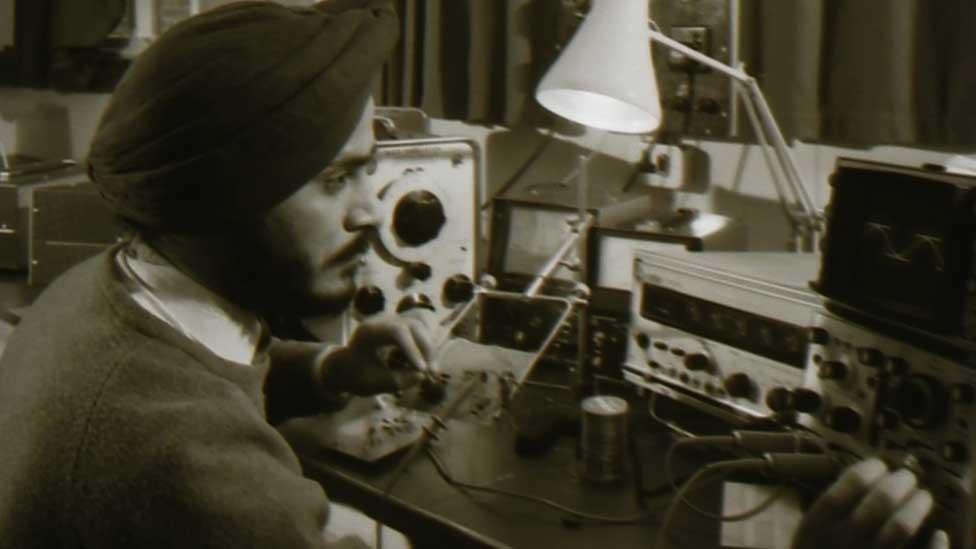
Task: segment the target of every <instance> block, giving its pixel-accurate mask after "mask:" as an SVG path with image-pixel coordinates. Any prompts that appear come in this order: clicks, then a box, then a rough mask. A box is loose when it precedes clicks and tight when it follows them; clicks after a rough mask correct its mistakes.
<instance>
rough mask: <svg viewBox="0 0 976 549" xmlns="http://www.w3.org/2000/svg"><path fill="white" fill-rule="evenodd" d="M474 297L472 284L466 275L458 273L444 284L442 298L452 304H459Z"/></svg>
mask: <svg viewBox="0 0 976 549" xmlns="http://www.w3.org/2000/svg"><path fill="white" fill-rule="evenodd" d="M472 297H474V282H471V279H470V278H468V276H467V275H465V274H461V273H458V274H456V275H453V276H451V277H450V278H448V279H447V280H446V281H445V282H444V298H445V299H447V300H448V301H450V302H452V303H461V302H463V301H468V300H470V299H471V298H472Z"/></svg>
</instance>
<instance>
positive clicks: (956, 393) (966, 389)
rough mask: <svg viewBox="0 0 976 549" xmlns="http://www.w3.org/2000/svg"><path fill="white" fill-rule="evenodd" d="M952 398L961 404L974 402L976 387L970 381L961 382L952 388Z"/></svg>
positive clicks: (975, 399)
mask: <svg viewBox="0 0 976 549" xmlns="http://www.w3.org/2000/svg"><path fill="white" fill-rule="evenodd" d="M952 400H953V401H955V402H958V403H959V404H972V403H973V401H976V388H974V387H973V386H972V385H969V384H968V383H960V384H958V385H956V386H954V387H953V388H952Z"/></svg>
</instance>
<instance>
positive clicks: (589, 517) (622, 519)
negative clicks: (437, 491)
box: [427, 448, 651, 524]
mask: <svg viewBox="0 0 976 549" xmlns="http://www.w3.org/2000/svg"><path fill="white" fill-rule="evenodd" d="M427 455H428V457H430V460H431V462H432V463H433V464H434V468H435V469H437V473H438V474H439V475H440V476H441V478H442V479H444V482H446V483H448V484H450V485H451V486H455V487H457V488H461V489H464V490H471V491H474V492H486V493H489V494H496V495H501V496H506V497H511V498H516V499H521V500H524V501H529V502H533V503H538V504H540V505H544V506H546V507H550V508H552V509H555V510H557V511H560V512H562V513H566V514H567V515H570V516H573V517H575V518H578V519H581V520H586V521H590V522H597V523H603V524H635V523H638V522H644V521H646V520H647V519H649V518H650V516H651V511H644V512H641V513H635V514H633V515H620V516H610V515H600V514H595V513H587V512H585V511H580V510H578V509H573V508H571V507H567V506H565V505H563V504H561V503H558V502H555V501H553V500H551V499H548V498H544V497H541V496H534V495H531V494H524V493H521V492H515V491H512V490H505V489H503V488H496V487H494V486H486V485H482V484H471V483H468V482H463V481H460V480H457V479H455V478H454V477H453V475H451V472H450V471H449V470H448V468H447V465H446V464H445V463H444V462H443V461H442V460H441V459H440V457H438V456H437V453H436V452H434V450H433V449H432V448H427Z"/></svg>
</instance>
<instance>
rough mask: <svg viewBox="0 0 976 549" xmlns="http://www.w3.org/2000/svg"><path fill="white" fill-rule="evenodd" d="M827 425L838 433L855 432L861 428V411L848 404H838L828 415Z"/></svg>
mask: <svg viewBox="0 0 976 549" xmlns="http://www.w3.org/2000/svg"><path fill="white" fill-rule="evenodd" d="M827 426H828V427H830V428H831V429H833V430H835V431H837V432H838V433H845V434H848V435H850V434H854V433H856V432H858V431H859V430H860V429H861V413H860V412H858V411H857V410H855V409H853V408H850V407H847V406H838V407H837V408H834V409H833V410H831V411H830V414H829V415H828V416H827Z"/></svg>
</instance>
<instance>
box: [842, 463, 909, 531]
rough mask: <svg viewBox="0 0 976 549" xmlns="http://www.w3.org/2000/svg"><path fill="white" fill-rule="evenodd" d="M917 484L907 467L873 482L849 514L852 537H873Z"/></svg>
mask: <svg viewBox="0 0 976 549" xmlns="http://www.w3.org/2000/svg"><path fill="white" fill-rule="evenodd" d="M917 484H918V481H917V479H916V478H915V474H914V473H912V472H911V471H909V470H908V469H899V470H897V471H895V472H894V473H891V474H888V475H885V476H884V477H882V478H881V480H879V481H877V482H875V483H874V485H873V486H872V487H871V490H870V491H869V492H868V494H867V495H866V496H864V498H863V499H862V500H861V502H860V503H858V505H857V508H856V509H854V513H852V514H851V531H852V532H851V533H852V536H853V538H854V539H870V538H873V537H874V532H877V531H878V529H879V528H881V525H882V524H884V523H885V521H886V520H887V519H888V518H889V517H891V516H892V513H895V511H896V510H898V509H899V508H900V507H901V505H902V503H904V502H905V501H906V500H907V499H908V498H909V496H910V495H911V494H912V492H914V491H915V487H916V485H917Z"/></svg>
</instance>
